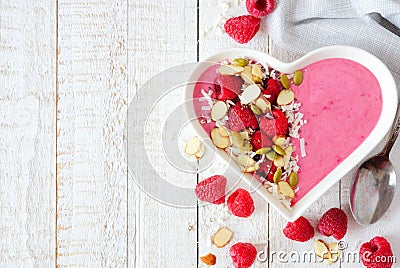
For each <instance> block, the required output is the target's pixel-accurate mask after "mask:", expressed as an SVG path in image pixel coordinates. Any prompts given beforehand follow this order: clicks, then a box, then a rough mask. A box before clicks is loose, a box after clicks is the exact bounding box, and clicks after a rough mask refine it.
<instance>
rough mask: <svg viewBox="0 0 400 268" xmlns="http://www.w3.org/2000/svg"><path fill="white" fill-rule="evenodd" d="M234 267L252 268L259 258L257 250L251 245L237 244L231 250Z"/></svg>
mask: <svg viewBox="0 0 400 268" xmlns="http://www.w3.org/2000/svg"><path fill="white" fill-rule="evenodd" d="M229 255H231V258H232V261H233V265H234V266H235V267H236V268H248V267H250V266H251V265H252V264H253V263H254V261H255V260H256V257H257V249H256V248H255V247H254V246H253V245H252V244H250V243H242V242H239V243H236V244H234V245H233V246H232V247H231V249H230V250H229Z"/></svg>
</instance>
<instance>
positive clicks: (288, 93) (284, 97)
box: [276, 89, 294, 106]
mask: <svg viewBox="0 0 400 268" xmlns="http://www.w3.org/2000/svg"><path fill="white" fill-rule="evenodd" d="M293 100H294V91H293V90H291V89H284V90H282V91H281V92H280V93H279V95H278V98H277V99H276V103H278V105H281V106H282V105H288V104H289V103H291V102H292V101H293Z"/></svg>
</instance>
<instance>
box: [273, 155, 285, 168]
mask: <svg viewBox="0 0 400 268" xmlns="http://www.w3.org/2000/svg"><path fill="white" fill-rule="evenodd" d="M274 165H275V166H277V167H283V166H284V165H285V160H284V159H283V156H281V155H277V156H275V159H274Z"/></svg>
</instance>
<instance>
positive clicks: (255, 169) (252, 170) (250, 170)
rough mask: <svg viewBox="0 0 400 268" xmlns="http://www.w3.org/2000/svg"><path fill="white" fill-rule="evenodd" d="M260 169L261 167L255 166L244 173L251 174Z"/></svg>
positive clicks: (244, 170)
mask: <svg viewBox="0 0 400 268" xmlns="http://www.w3.org/2000/svg"><path fill="white" fill-rule="evenodd" d="M259 168H260V166H259V165H254V166H251V167H247V168H244V169H243V170H242V171H243V172H244V173H251V172H255V171H257V170H258V169H259Z"/></svg>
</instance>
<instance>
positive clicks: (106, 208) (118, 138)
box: [57, 0, 127, 267]
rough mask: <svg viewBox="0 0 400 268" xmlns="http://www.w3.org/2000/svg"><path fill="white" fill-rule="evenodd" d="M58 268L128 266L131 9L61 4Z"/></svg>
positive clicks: (118, 3)
mask: <svg viewBox="0 0 400 268" xmlns="http://www.w3.org/2000/svg"><path fill="white" fill-rule="evenodd" d="M58 5H59V6H58V9H59V13H58V14H59V17H58V25H59V31H58V42H59V47H58V53H59V56H58V66H59V68H58V85H59V88H58V110H57V113H58V129H57V144H58V148H57V167H58V170H57V217H58V218H57V219H58V220H57V265H58V266H59V267H71V266H73V267H76V266H98V267H105V266H107V267H123V266H126V265H127V234H126V231H127V224H126V221H127V175H126V174H127V167H126V161H125V160H124V153H123V127H124V119H125V115H126V108H127V70H126V69H127V2H126V1H125V0H115V1H73V0H61V1H58Z"/></svg>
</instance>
